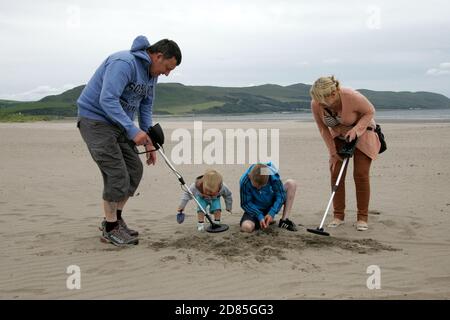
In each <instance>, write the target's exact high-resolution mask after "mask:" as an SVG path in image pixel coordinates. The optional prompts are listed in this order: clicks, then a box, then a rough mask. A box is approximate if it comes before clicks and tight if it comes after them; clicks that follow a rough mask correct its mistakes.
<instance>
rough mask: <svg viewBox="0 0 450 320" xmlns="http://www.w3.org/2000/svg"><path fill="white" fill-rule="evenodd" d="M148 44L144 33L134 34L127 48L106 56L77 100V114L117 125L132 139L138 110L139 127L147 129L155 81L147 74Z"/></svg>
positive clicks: (137, 129)
mask: <svg viewBox="0 0 450 320" xmlns="http://www.w3.org/2000/svg"><path fill="white" fill-rule="evenodd" d="M149 46H150V43H149V42H148V40H147V38H146V37H144V36H138V37H137V38H136V39H134V41H133V45H132V46H131V50H130V51H119V52H116V53H114V54H112V55H110V56H109V57H108V58H106V60H105V61H103V63H102V64H101V65H100V67H99V68H98V69H97V70H96V71H95V73H94V75H93V76H92V78H91V80H89V82H88V84H87V85H86V87H85V88H84V90H83V92H81V95H80V97H79V98H78V100H77V105H78V117H84V118H88V119H93V120H100V121H105V122H109V123H111V124H113V125H118V126H120V127H122V128H123V129H124V130H125V131H126V134H127V137H128V139H130V140H132V139H133V138H134V137H135V136H136V135H137V133H138V132H139V128H137V127H136V126H135V125H134V123H133V121H134V119H135V115H136V112H138V114H139V127H140V128H141V129H142V130H143V131H145V132H147V130H148V128H149V127H151V125H152V109H153V98H154V96H155V89H156V83H157V81H158V77H154V78H152V77H151V75H150V69H149V67H150V65H151V63H152V61H151V59H150V56H149V55H148V54H147V52H146V49H147V48H148V47H149Z"/></svg>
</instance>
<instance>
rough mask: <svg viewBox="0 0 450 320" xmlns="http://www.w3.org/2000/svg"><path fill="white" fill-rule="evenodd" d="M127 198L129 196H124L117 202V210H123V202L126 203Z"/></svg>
mask: <svg viewBox="0 0 450 320" xmlns="http://www.w3.org/2000/svg"><path fill="white" fill-rule="evenodd" d="M129 198H130V197H126V198H125V199H123V200H122V201H119V202H117V210H123V207H125V204H126V203H127V201H128V199H129Z"/></svg>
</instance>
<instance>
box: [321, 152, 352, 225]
mask: <svg viewBox="0 0 450 320" xmlns="http://www.w3.org/2000/svg"><path fill="white" fill-rule="evenodd" d="M348 159H350V158H345V159H344V163H343V164H342V166H341V170H340V171H339V175H338V177H337V179H336V183H335V184H334V186H333V192H332V193H331V198H330V201H328V205H327V209H326V210H325V213H324V215H323V218H322V222H321V223H320V226H319V229H322V228H323V223H324V222H325V218H326V217H327V213H328V210H329V209H330V206H331V203H332V202H333V198H334V194H335V193H336V190H337V188H338V185H339V181H341V177H342V174H343V173H344V170H345V167H346V166H347V162H348Z"/></svg>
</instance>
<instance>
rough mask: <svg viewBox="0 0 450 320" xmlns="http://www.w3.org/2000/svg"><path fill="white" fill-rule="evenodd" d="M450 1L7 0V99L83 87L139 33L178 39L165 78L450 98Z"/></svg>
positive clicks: (0, 94)
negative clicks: (330, 82) (329, 78)
mask: <svg viewBox="0 0 450 320" xmlns="http://www.w3.org/2000/svg"><path fill="white" fill-rule="evenodd" d="M449 17H450V2H448V1H447V0H428V1H423V0H421V1H417V0H395V1H391V0H389V1H388V0H386V1H384V0H383V1H378V0H371V1H365V0H364V1H352V0H344V1H331V0H315V1H303V0H302V1H300V0H286V1H276V0H270V1H266V0H258V1H257V0H254V1H253V0H251V1H245V0H239V1H235V0H223V1H222V0H219V1H217V0H207V1H203V0H199V1H194V0H184V1H182V0H171V1H163V0H159V1H152V0H143V1H140V0H135V1H133V2H127V1H122V0H121V1H116V0H112V1H111V0H110V1H92V0H89V1H77V0H72V1H57V0H54V1H52V0H40V1H26V0H17V1H1V2H0V39H1V50H0V74H1V77H0V99H13V100H35V99H39V98H41V97H43V96H46V95H48V94H57V93H60V92H62V91H64V90H67V89H69V88H71V87H74V86H77V85H80V84H85V83H86V82H87V81H88V80H89V78H90V76H91V75H92V74H93V72H94V71H95V69H96V67H97V66H98V65H99V64H100V63H101V62H102V61H103V60H104V59H105V58H106V56H108V55H109V54H110V53H112V52H115V51H119V50H125V49H129V47H130V46H131V42H132V41H133V39H134V38H135V37H136V36H137V35H140V34H142V35H146V36H147V37H148V38H149V40H150V42H155V41H157V40H160V39H162V38H169V39H173V40H175V41H176V42H177V43H178V44H179V46H180V48H181V50H182V53H183V62H182V64H181V65H180V66H179V67H178V68H177V69H176V70H175V71H174V72H173V73H172V74H171V75H170V76H169V77H167V78H166V77H165V76H162V77H160V81H161V82H180V83H183V84H189V85H217V86H250V85H259V84H265V83H274V84H280V85H289V84H293V83H298V82H302V83H309V84H310V83H312V82H314V80H315V79H316V78H317V77H319V76H322V75H329V74H334V75H336V76H337V77H338V78H339V79H340V80H341V82H342V83H343V85H344V86H349V87H353V88H368V89H374V90H392V91H432V92H438V93H442V94H445V95H447V96H449V97H450V18H449Z"/></svg>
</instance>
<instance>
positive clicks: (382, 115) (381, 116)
mask: <svg viewBox="0 0 450 320" xmlns="http://www.w3.org/2000/svg"><path fill="white" fill-rule="evenodd" d="M153 118H154V120H156V121H158V120H160V121H233V122H235V121H236V122H239V121H243V122H252V121H283V120H290V121H301V122H309V121H313V116H312V113H311V112H279V113H276V112H274V113H258V114H232V115H230V114H217V115H210V114H209V115H203V114H192V115H183V116H170V115H157V114H155V115H153ZM375 119H376V121H377V122H379V123H383V122H386V123H388V122H403V121H405V122H450V109H433V110H426V109H407V110H377V111H376V114H375Z"/></svg>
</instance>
